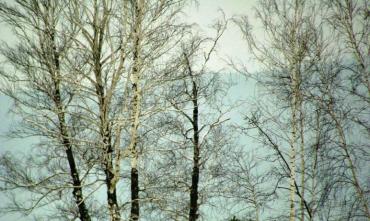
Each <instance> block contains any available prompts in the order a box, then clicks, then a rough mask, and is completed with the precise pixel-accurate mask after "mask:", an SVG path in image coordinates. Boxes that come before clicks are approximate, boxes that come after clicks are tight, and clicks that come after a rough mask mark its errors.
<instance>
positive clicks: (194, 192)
mask: <svg viewBox="0 0 370 221" xmlns="http://www.w3.org/2000/svg"><path fill="white" fill-rule="evenodd" d="M192 96H193V122H192V123H193V132H194V135H193V171H192V174H191V187H190V210H189V221H195V220H197V218H198V183H199V155H200V146H199V127H198V115H199V113H198V89H197V85H196V83H195V82H194V80H193V88H192Z"/></svg>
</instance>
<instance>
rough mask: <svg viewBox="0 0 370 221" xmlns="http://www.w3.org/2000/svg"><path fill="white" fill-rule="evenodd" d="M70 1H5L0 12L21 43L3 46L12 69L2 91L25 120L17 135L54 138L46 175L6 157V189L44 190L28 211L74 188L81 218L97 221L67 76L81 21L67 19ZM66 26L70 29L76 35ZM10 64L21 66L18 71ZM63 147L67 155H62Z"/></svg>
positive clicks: (3, 74)
mask: <svg viewBox="0 0 370 221" xmlns="http://www.w3.org/2000/svg"><path fill="white" fill-rule="evenodd" d="M65 4H66V2H65V1H58V2H55V1H54V2H49V1H44V2H41V1H16V2H15V5H7V4H5V3H0V16H1V18H2V20H3V21H5V22H6V23H8V24H9V25H10V26H11V27H12V28H13V30H14V33H15V34H16V36H17V40H18V42H17V44H16V46H14V47H10V46H8V47H5V48H2V50H1V53H2V55H3V56H4V57H5V58H6V59H7V62H8V64H9V69H7V70H5V71H2V72H1V76H2V78H3V80H4V81H3V83H4V84H6V85H7V86H9V87H3V88H2V92H3V93H5V94H7V95H8V96H9V97H10V98H12V99H13V101H14V102H15V109H14V113H16V114H18V115H19V116H20V117H21V121H22V124H21V126H22V128H20V129H19V130H17V131H15V132H14V133H15V134H13V135H14V136H17V137H24V136H36V137H40V138H41V139H45V140H47V141H49V144H42V145H41V146H43V147H44V148H47V149H48V151H45V152H46V154H45V155H44V157H46V161H41V162H44V163H45V164H46V165H45V166H46V167H47V168H48V169H47V170H46V173H45V174H42V175H40V176H39V177H38V176H33V175H32V173H30V172H27V170H24V169H25V168H19V166H16V165H15V164H14V162H11V161H10V159H9V158H8V157H6V156H4V157H3V158H2V161H1V162H2V167H3V168H4V170H2V172H5V173H4V174H2V183H3V184H4V185H5V187H4V188H5V189H26V190H28V191H30V192H31V193H35V194H36V195H38V197H37V198H36V200H35V201H33V202H31V204H30V207H29V208H25V210H26V212H29V211H32V210H33V209H34V208H36V207H39V206H43V205H45V204H46V205H47V203H48V202H53V201H54V200H55V198H56V196H58V195H60V194H61V193H62V192H63V191H65V190H66V189H69V188H71V189H72V195H73V198H74V200H75V206H76V207H77V208H78V217H79V218H80V220H91V218H90V215H89V211H88V208H87V205H86V199H85V198H84V194H83V191H82V189H83V186H84V183H83V178H81V177H80V172H79V166H78V164H79V163H80V161H77V160H76V157H75V149H76V148H79V146H78V145H77V144H76V142H75V141H74V140H75V139H76V138H77V137H76V136H75V135H74V132H73V130H75V129H77V130H78V128H76V125H73V123H71V119H72V118H73V117H74V115H73V114H74V113H73V112H71V106H70V105H71V103H73V100H74V97H73V92H74V89H73V88H71V87H69V86H68V85H67V84H66V83H65V79H66V78H69V77H71V76H70V75H69V73H66V69H65V65H66V63H67V62H66V56H68V53H69V51H70V50H69V49H70V45H71V38H73V37H74V36H75V34H76V27H75V26H73V25H70V24H68V23H65V22H63V19H64V14H63V12H64V10H63V9H64V6H65ZM63 29H67V30H69V31H70V33H69V34H70V36H67V35H66V30H63ZM10 67H12V68H13V69H14V70H15V71H14V72H12V71H11V70H10ZM53 151H55V153H54V155H55V156H58V155H60V156H61V159H60V160H58V159H55V156H53V154H52V153H53ZM62 152H64V155H61V153H62ZM53 159H54V160H53ZM48 161H49V162H48ZM64 161H66V162H67V165H68V167H69V172H68V174H69V176H70V177H69V179H65V180H68V181H67V182H66V181H62V180H63V177H65V175H64V173H63V171H65V170H66V168H65V166H64V165H63V163H62V162H64ZM29 163H32V164H31V165H30V166H35V165H38V164H39V163H40V162H39V160H38V159H32V158H30V161H29ZM58 164H60V165H58ZM26 166H27V165H26ZM80 168H81V167H80ZM42 171H45V170H42ZM17 174H19V175H17ZM21 174H22V175H21ZM61 181H62V182H61ZM15 203H16V202H15ZM17 205H18V204H17V203H16V204H15V206H17ZM18 209H21V208H18ZM70 212H71V211H70ZM69 215H71V214H68V216H69Z"/></svg>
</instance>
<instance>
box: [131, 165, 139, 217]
mask: <svg viewBox="0 0 370 221" xmlns="http://www.w3.org/2000/svg"><path fill="white" fill-rule="evenodd" d="M139 215H140V207H139V174H138V171H137V169H136V168H131V215H130V220H138V219H139Z"/></svg>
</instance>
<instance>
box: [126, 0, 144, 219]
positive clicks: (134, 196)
mask: <svg viewBox="0 0 370 221" xmlns="http://www.w3.org/2000/svg"><path fill="white" fill-rule="evenodd" d="M132 3H133V6H134V10H135V26H134V32H133V35H134V36H133V39H134V49H133V62H134V64H133V69H132V73H131V76H130V77H131V82H132V92H133V99H132V109H131V112H132V115H131V120H132V124H131V141H130V146H129V150H130V152H131V212H130V220H132V221H136V220H139V217H140V202H139V191H140V190H139V171H138V168H137V164H138V158H139V155H138V151H137V138H138V128H139V121H140V119H139V117H140V109H141V108H140V107H141V88H140V72H141V48H140V47H141V40H142V39H141V38H142V36H141V35H142V30H141V23H142V19H143V18H142V17H143V6H144V2H143V1H142V0H139V1H133V2H132Z"/></svg>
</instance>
